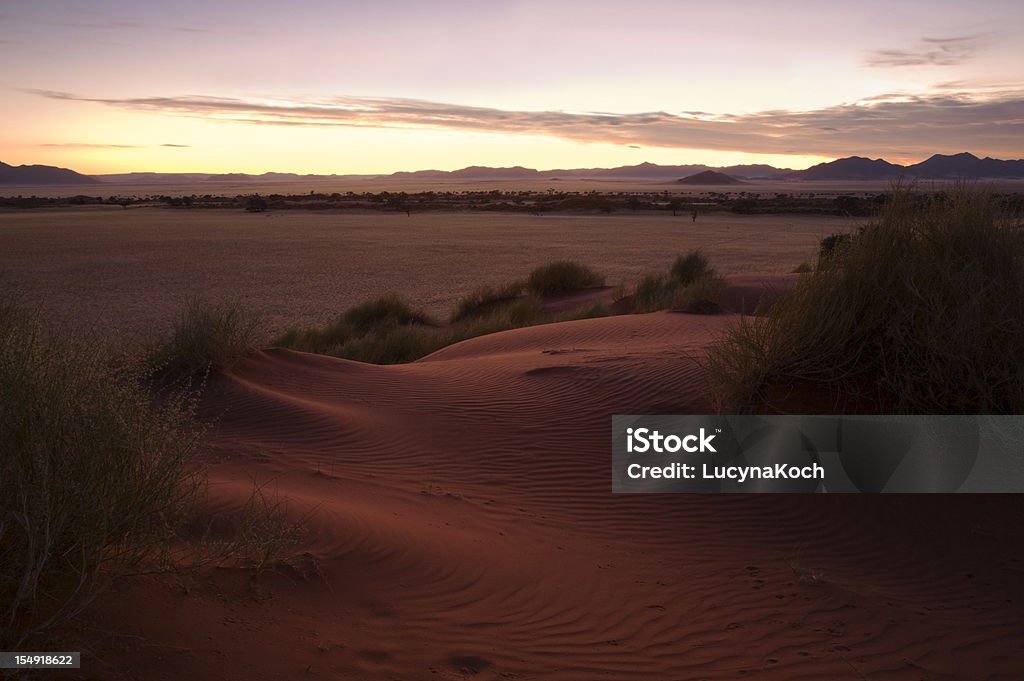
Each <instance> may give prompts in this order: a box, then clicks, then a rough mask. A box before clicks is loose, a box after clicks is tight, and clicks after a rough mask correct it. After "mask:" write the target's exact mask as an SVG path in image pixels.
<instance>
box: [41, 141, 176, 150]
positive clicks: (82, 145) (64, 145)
mask: <svg viewBox="0 0 1024 681" xmlns="http://www.w3.org/2000/svg"><path fill="white" fill-rule="evenodd" d="M36 146H37V147H56V148H60V149H151V148H153V147H154V146H160V147H175V148H188V147H189V146H190V145H188V144H170V143H167V144H158V145H152V144H102V143H95V142H46V143H45V144H37V145H36Z"/></svg>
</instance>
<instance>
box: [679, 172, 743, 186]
mask: <svg viewBox="0 0 1024 681" xmlns="http://www.w3.org/2000/svg"><path fill="white" fill-rule="evenodd" d="M676 182H677V183H678V184H686V185H723V184H743V183H742V182H740V181H739V180H737V179H736V178H735V177H731V176H729V175H726V174H725V173H716V172H715V171H714V170H705V171H704V172H702V173H697V174H696V175H690V176H689V177H684V178H683V179H681V180H676Z"/></svg>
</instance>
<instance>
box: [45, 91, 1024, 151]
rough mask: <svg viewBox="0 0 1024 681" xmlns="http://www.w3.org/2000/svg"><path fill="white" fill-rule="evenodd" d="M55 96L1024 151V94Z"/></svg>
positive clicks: (627, 139)
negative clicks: (785, 101)
mask: <svg viewBox="0 0 1024 681" xmlns="http://www.w3.org/2000/svg"><path fill="white" fill-rule="evenodd" d="M32 92H34V93H35V94H37V95H40V96H43V97H47V98H50V99H59V100H69V101H80V102H92V103H98V104H103V105H106V106H111V107H116V108H119V109H128V110H134V111H146V112H153V113H158V114H170V115H182V116H193V117H198V118H202V119H204V120H213V121H224V122H233V123H242V124H255V125H278V126H314V127H316V126H319V127H335V126H342V127H349V128H400V129H420V130H422V129H434V130H437V129H442V130H460V131H466V132H487V133H505V134H529V135H544V136H549V137H557V138H561V139H567V140H573V141H579V142H604V143H612V144H622V145H640V146H654V147H669V148H689V149H713V150H722V151H742V152H747V153H772V154H801V155H822V156H845V155H849V154H874V155H882V154H893V153H894V152H895V151H897V150H898V151H899V153H902V154H904V155H905V156H913V155H916V154H930V153H932V152H942V151H964V150H971V151H975V152H977V153H991V154H1002V155H1006V154H1016V155H1021V153H1022V151H1024V142H1022V140H1024V91H1020V90H1017V91H1004V92H1001V93H1000V95H999V96H998V97H984V98H983V97H978V96H973V95H971V94H966V93H959V92H948V93H940V94H931V95H916V94H908V93H901V92H890V93H884V94H880V95H876V96H874V97H870V98H867V99H864V100H861V101H858V102H853V103H847V104H841V105H837V106H832V107H826V108H822V109H817V110H812V111H786V110H777V111H764V112H759V113H752V114H741V115H737V114H709V113H705V112H688V113H684V112H680V113H669V112H664V111H651V112H641V113H598V112H568V111H515V110H506V109H495V108H488V107H479V106H465V105H459V104H447V103H442V102H431V101H426V100H419V99H406V98H397V97H351V96H344V97H334V98H329V99H281V98H277V99H238V98H227V97H209V96H202V95H189V96H181V97H170V96H163V97H141V98H123V99H122V98H103V97H87V96H80V95H74V94H69V93H65V92H53V91H32Z"/></svg>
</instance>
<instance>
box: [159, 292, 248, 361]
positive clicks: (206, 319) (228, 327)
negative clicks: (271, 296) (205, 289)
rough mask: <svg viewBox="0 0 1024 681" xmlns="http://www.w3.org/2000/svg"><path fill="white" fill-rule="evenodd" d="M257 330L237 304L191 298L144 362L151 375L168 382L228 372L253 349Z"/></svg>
mask: <svg viewBox="0 0 1024 681" xmlns="http://www.w3.org/2000/svg"><path fill="white" fill-rule="evenodd" d="M256 328H257V321H256V320H255V319H253V318H252V317H251V316H250V315H249V314H248V313H247V312H246V311H245V310H244V309H243V308H242V307H241V306H239V305H237V304H219V305H216V304H209V303H205V302H203V301H202V300H200V299H198V298H193V299H192V300H190V301H188V303H187V304H186V305H185V309H184V310H183V311H182V313H181V315H180V316H179V317H178V321H177V323H176V324H175V326H174V331H173V332H172V333H171V335H170V336H169V337H168V338H166V339H164V340H162V341H160V342H158V343H156V344H155V345H154V346H153V347H152V349H151V350H150V352H149V355H148V357H147V363H148V364H149V365H150V367H151V371H152V372H153V373H154V374H156V375H158V376H161V377H164V378H168V379H188V378H191V377H193V376H197V375H201V374H203V373H205V372H207V371H213V370H223V369H230V368H231V367H232V366H233V365H234V364H235V363H236V362H237V361H238V360H240V359H242V358H243V357H245V356H246V355H247V354H249V353H250V352H252V351H253V349H254V348H255V344H256Z"/></svg>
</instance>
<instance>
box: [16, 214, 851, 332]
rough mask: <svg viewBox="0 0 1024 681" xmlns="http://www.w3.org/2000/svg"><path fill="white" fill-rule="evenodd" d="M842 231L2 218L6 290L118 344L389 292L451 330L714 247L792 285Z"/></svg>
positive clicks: (591, 219) (575, 218)
mask: <svg viewBox="0 0 1024 681" xmlns="http://www.w3.org/2000/svg"><path fill="white" fill-rule="evenodd" d="M860 222H861V221H860V220H858V219H850V218H839V217H829V216H812V217H805V216H785V215H782V216H778V215H772V216H741V215H732V214H710V215H704V216H700V217H699V218H698V219H697V221H696V222H692V221H691V219H690V216H688V215H686V216H683V215H680V216H679V217H672V216H671V215H670V214H667V213H659V214H650V213H636V214H629V213H616V214H613V215H571V214H552V215H545V216H543V217H537V216H533V215H520V214H507V213H472V212H459V213H422V214H417V213H413V214H412V215H411V216H408V217H407V216H406V215H404V214H401V213H394V214H382V213H380V212H365V213H355V212H344V213H327V212H306V211H281V212H274V211H270V212H267V213H257V214H253V213H244V212H240V211H239V212H235V211H222V210H181V209H178V210H175V209H167V208H157V207H153V208H150V207H140V208H128V209H122V208H119V207H107V206H96V207H93V206H87V207H76V208H65V209H54V210H32V211H26V210H8V211H0V287H3V288H5V289H11V288H13V289H16V290H18V291H19V292H22V293H24V294H25V295H26V296H27V297H28V298H29V299H30V300H41V301H42V302H43V305H44V311H45V312H46V314H47V315H48V317H49V318H50V319H52V320H53V321H54V322H56V323H58V324H60V325H62V326H68V327H71V328H74V329H76V330H78V331H81V332H90V331H95V332H98V333H100V334H103V335H105V336H108V337H122V338H123V337H125V336H133V335H136V334H143V335H148V334H152V333H156V332H162V331H165V330H167V329H168V328H169V327H170V325H171V323H172V322H173V320H174V318H175V315H176V314H177V312H178V311H179V310H180V309H181V308H182V307H183V305H184V303H185V301H186V300H187V299H188V298H190V297H193V296H202V297H203V298H204V299H206V300H208V301H211V302H238V303H241V304H242V305H244V306H245V307H246V308H249V309H250V310H252V311H253V312H254V313H256V314H257V315H258V316H259V317H260V318H261V321H262V325H261V329H263V330H264V332H265V333H266V334H267V335H268V337H269V335H271V334H274V333H277V332H279V331H281V330H283V329H284V328H286V327H287V326H290V325H293V324H319V323H324V322H327V321H330V320H332V319H334V318H336V317H337V315H338V314H340V313H341V312H342V311H344V310H345V309H347V308H348V307H350V306H352V305H355V304H357V303H360V302H362V301H364V300H366V299H368V298H371V297H374V296H377V295H379V294H381V293H385V292H389V291H393V292H396V293H400V294H402V295H404V296H405V297H406V298H408V299H409V300H410V302H412V303H413V304H414V305H417V306H420V307H422V308H424V309H426V310H427V311H428V312H430V313H432V314H434V315H436V316H437V317H438V318H440V319H447V317H448V315H449V314H450V313H451V310H452V307H453V306H454V304H455V302H456V301H457V300H458V299H459V298H460V297H462V296H464V295H466V294H468V293H469V292H470V291H472V290H474V289H475V288H477V287H478V286H480V285H483V284H499V283H502V282H505V281H509V280H513V279H520V278H522V277H525V276H526V275H527V274H528V273H529V272H530V271H531V270H532V269H533V268H534V267H536V266H537V265H540V264H542V263H545V262H549V261H551V260H558V259H572V260H578V261H580V262H583V263H586V264H588V265H590V266H591V267H593V268H594V269H595V270H597V271H599V272H601V273H602V274H604V275H605V276H606V280H607V283H608V285H610V286H618V285H619V284H626V285H632V284H633V283H635V282H636V281H637V280H638V279H639V278H640V277H641V276H642V275H644V274H645V273H647V272H651V271H656V272H661V271H664V270H665V269H666V268H667V267H668V266H669V265H671V263H672V261H673V260H674V259H675V257H676V255H678V254H679V253H685V252H687V251H689V250H691V249H695V248H700V249H702V250H703V251H704V252H705V253H706V254H707V255H708V257H709V258H710V259H711V261H712V263H713V264H714V266H715V268H716V269H717V270H718V272H720V273H721V274H736V273H742V272H786V271H791V270H792V269H793V268H794V267H796V266H797V265H798V264H800V263H801V262H802V261H804V260H808V259H811V258H812V257H813V255H814V254H815V252H816V249H817V247H818V240H819V239H820V238H821V237H822V236H825V235H828V234H831V233H834V232H839V231H846V230H850V229H853V228H855V227H856V226H858V225H859V224H860Z"/></svg>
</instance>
